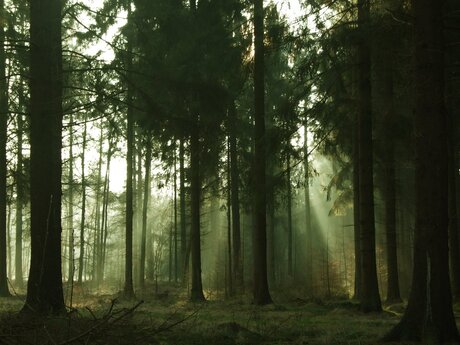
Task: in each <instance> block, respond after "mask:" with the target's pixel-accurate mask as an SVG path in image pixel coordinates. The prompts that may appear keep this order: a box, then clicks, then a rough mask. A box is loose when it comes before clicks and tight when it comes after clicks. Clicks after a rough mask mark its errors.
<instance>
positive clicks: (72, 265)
mask: <svg viewBox="0 0 460 345" xmlns="http://www.w3.org/2000/svg"><path fill="white" fill-rule="evenodd" d="M69 123H70V125H69V200H68V203H69V207H68V212H69V214H68V215H67V228H68V231H69V262H68V282H69V283H70V285H72V284H73V281H74V280H73V279H74V274H75V262H74V259H75V257H74V254H75V249H74V238H75V236H74V231H73V222H74V217H73V187H74V180H73V179H74V176H73V164H74V162H73V131H74V127H73V115H72V114H71V115H70V119H69ZM18 164H19V159H18ZM16 250H17V249H16Z"/></svg>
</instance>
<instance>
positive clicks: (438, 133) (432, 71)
mask: <svg viewBox="0 0 460 345" xmlns="http://www.w3.org/2000/svg"><path fill="white" fill-rule="evenodd" d="M443 3H444V1H436V2H434V1H431V2H429V1H418V0H413V1H412V8H413V16H414V40H415V42H414V43H415V69H414V70H415V85H414V90H415V110H414V114H415V121H414V122H415V133H416V135H415V173H416V176H415V207H416V215H415V217H416V220H415V221H416V224H415V243H414V270H413V277H412V290H411V294H410V297H409V302H408V305H407V309H406V311H405V313H404V316H403V318H402V319H401V321H400V323H399V324H398V325H396V326H395V328H393V330H392V331H391V332H390V333H389V334H388V335H387V336H386V338H387V339H388V340H400V339H403V340H422V341H423V342H424V343H428V342H429V343H449V342H452V343H457V342H458V340H459V337H458V331H457V326H456V323H455V318H454V313H453V311H452V295H451V288H450V279H449V254H448V196H447V193H448V171H447V169H448V153H447V139H446V138H447V136H448V135H447V134H448V130H447V124H446V122H447V121H446V113H445V110H444V78H443V75H444V71H443V62H444V59H443V55H444V54H443V46H442V41H443V40H442V35H443V31H442V30H443V12H442V9H443Z"/></svg>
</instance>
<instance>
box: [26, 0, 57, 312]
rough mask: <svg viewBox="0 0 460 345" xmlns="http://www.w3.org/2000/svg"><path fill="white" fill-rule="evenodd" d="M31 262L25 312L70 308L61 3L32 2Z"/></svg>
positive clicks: (54, 1)
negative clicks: (65, 284)
mask: <svg viewBox="0 0 460 345" xmlns="http://www.w3.org/2000/svg"><path fill="white" fill-rule="evenodd" d="M30 42H31V43H30V50H31V65H30V105H31V107H30V110H31V124H30V149H31V151H30V178H31V180H30V188H31V190H30V196H31V262H30V272H29V280H28V284H27V299H26V303H25V305H24V307H23V311H29V312H34V313H40V314H57V313H64V312H65V305H64V294H63V290H62V274H61V231H62V228H61V194H62V190H61V174H62V171H61V164H62V162H61V147H62V49H61V1H58V0H37V1H32V2H30Z"/></svg>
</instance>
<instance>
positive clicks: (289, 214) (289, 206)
mask: <svg viewBox="0 0 460 345" xmlns="http://www.w3.org/2000/svg"><path fill="white" fill-rule="evenodd" d="M286 166H287V171H286V173H287V181H286V182H287V186H286V187H287V218H288V219H287V221H288V223H287V230H288V238H287V240H288V275H289V276H290V277H291V278H294V269H293V262H292V187H291V155H290V154H289V153H288V154H287V159H286Z"/></svg>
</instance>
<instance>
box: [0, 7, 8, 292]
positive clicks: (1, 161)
mask: <svg viewBox="0 0 460 345" xmlns="http://www.w3.org/2000/svg"><path fill="white" fill-rule="evenodd" d="M0 13H1V15H2V18H4V13H5V2H4V0H2V1H0ZM5 38H6V37H5V28H4V25H3V24H2V25H0V296H3V297H4V296H9V295H10V292H9V290H8V277H7V262H6V232H7V227H6V223H7V222H6V206H7V195H6V194H7V191H6V188H7V183H6V176H7V173H6V172H7V159H6V142H7V136H8V114H9V111H8V79H7V77H6V54H5Z"/></svg>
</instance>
